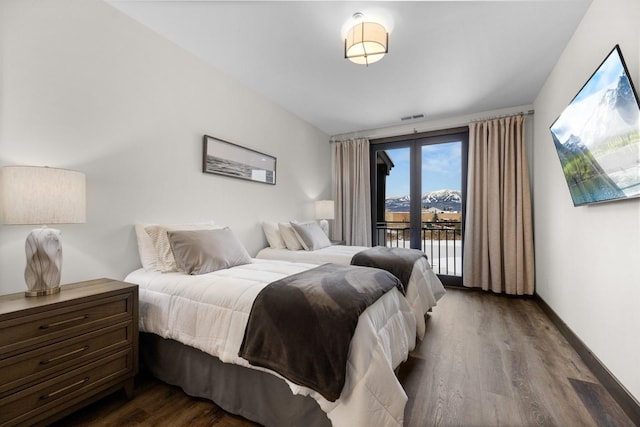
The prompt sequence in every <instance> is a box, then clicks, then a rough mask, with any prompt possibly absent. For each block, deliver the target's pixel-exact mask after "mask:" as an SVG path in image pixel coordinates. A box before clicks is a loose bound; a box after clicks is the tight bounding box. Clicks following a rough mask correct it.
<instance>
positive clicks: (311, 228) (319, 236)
mask: <svg viewBox="0 0 640 427" xmlns="http://www.w3.org/2000/svg"><path fill="white" fill-rule="evenodd" d="M291 227H293V230H294V231H295V232H296V235H297V236H298V238H299V239H300V242H301V243H302V246H303V247H304V249H305V250H307V251H315V250H316V249H322V248H326V247H327V246H331V241H330V240H329V238H328V237H327V235H326V234H324V231H322V228H320V226H319V225H318V223H317V222H315V221H310V222H302V223H300V222H292V223H291Z"/></svg>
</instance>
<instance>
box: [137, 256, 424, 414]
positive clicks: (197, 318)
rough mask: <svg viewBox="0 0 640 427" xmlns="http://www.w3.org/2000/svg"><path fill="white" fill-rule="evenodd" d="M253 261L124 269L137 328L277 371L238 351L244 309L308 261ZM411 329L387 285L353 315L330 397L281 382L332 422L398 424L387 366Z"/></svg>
mask: <svg viewBox="0 0 640 427" xmlns="http://www.w3.org/2000/svg"><path fill="white" fill-rule="evenodd" d="M253 261H254V262H253V263H252V264H247V265H243V266H238V267H233V268H230V269H225V270H219V271H216V272H213V273H208V274H203V275H199V276H189V275H186V274H184V273H164V274H163V273H159V272H149V271H145V270H144V269H139V270H136V271H134V272H132V273H131V274H129V275H128V276H127V277H126V279H125V281H127V282H131V283H136V284H138V285H139V300H140V308H139V311H140V330H141V331H144V332H150V333H154V334H157V335H160V336H162V337H163V338H168V339H173V340H176V341H179V342H181V343H183V344H186V345H189V346H191V347H195V348H197V349H200V350H202V351H204V352H206V353H209V354H211V355H213V356H216V357H218V358H219V359H220V360H222V361H223V362H226V363H234V364H237V365H241V366H245V367H251V368H253V369H259V370H262V371H266V372H270V373H272V374H274V375H276V376H279V375H278V374H276V373H274V372H272V371H269V370H267V369H263V368H257V367H254V366H251V365H249V363H248V362H247V361H246V360H244V359H242V358H240V357H239V356H238V350H239V348H240V345H241V343H242V339H243V336H244V330H245V327H246V324H247V320H248V316H249V311H250V310H251V306H252V304H253V300H254V299H255V297H256V295H257V294H258V292H259V291H260V290H261V289H262V288H263V287H264V286H266V285H267V284H268V283H270V282H272V281H275V280H278V279H281V278H283V277H285V276H287V275H290V274H294V273H298V272H300V271H304V270H307V269H310V268H313V267H315V265H312V264H302V263H290V262H282V261H265V260H253ZM415 328H416V325H415V317H414V315H413V313H412V311H411V309H410V307H409V305H408V303H407V301H406V299H405V298H404V297H403V296H402V294H401V293H400V292H399V291H398V290H397V289H393V290H391V291H390V292H388V293H386V294H385V295H384V296H383V297H381V298H380V299H379V300H378V301H376V302H375V303H374V304H373V305H371V306H370V307H369V308H367V309H366V310H365V311H364V312H363V313H362V314H361V315H360V320H359V322H358V326H357V327H356V330H355V333H354V337H353V339H352V342H351V348H350V352H349V359H348V366H347V375H346V383H345V386H344V389H343V391H342V394H341V396H340V398H339V399H338V400H337V401H335V402H329V401H327V400H326V399H324V398H323V397H322V396H321V395H320V394H318V393H317V392H315V391H313V390H311V389H308V388H306V387H301V386H298V385H296V384H293V383H291V382H289V381H287V380H284V378H283V380H284V381H286V382H287V384H288V385H289V387H290V388H291V391H292V393H294V394H302V395H309V396H311V397H313V398H314V399H315V400H316V401H317V402H318V404H319V405H320V408H322V410H323V411H324V412H326V413H327V416H328V417H329V419H330V420H331V422H332V424H333V425H334V426H356V425H358V426H365V425H366V426H402V423H403V417H404V407H405V404H406V401H407V395H406V394H405V392H404V390H403V389H402V386H401V385H400V383H399V381H398V379H397V378H396V376H395V374H394V372H393V370H394V368H396V367H397V366H398V365H399V364H400V363H401V362H403V361H404V360H406V359H407V356H408V353H409V351H410V350H412V349H413V347H414V345H415V337H416V332H415V331H416V329H415ZM279 377H280V376H279ZM280 378H282V377H280Z"/></svg>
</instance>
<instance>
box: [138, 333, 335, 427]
mask: <svg viewBox="0 0 640 427" xmlns="http://www.w3.org/2000/svg"><path fill="white" fill-rule="evenodd" d="M140 364H141V366H142V367H143V368H146V369H147V370H149V372H150V373H151V374H152V375H153V376H155V377H156V378H158V379H160V380H161V381H164V382H166V383H168V384H171V385H175V386H178V387H180V388H182V390H184V392H185V393H186V394H188V395H189V396H194V397H202V398H206V399H209V400H211V401H213V402H214V403H215V404H216V405H218V406H219V407H221V408H222V409H224V410H225V411H227V412H230V413H232V414H236V415H240V416H242V417H244V418H247V419H249V420H252V421H255V422H257V423H260V424H262V425H265V426H267V427H269V426H274V427H275V426H286V425H289V426H297V425H304V426H305V427H325V426H331V422H330V421H329V419H328V418H327V415H326V414H325V413H324V412H323V411H322V409H320V407H319V406H318V404H317V403H316V401H315V400H313V399H312V398H310V397H308V396H300V395H294V394H292V393H291V390H290V389H289V386H288V385H287V384H286V383H285V382H284V381H283V380H281V379H280V378H277V377H275V376H273V375H271V374H268V373H265V372H261V371H256V370H253V369H249V368H245V367H243V366H238V365H232V364H228V363H223V362H221V361H220V359H218V358H217V357H214V356H211V355H209V354H207V353H204V352H202V351H200V350H198V349H195V348H193V347H189V346H187V345H184V344H181V343H179V342H177V341H174V340H168V339H164V338H162V337H160V336H158V335H155V334H150V333H140Z"/></svg>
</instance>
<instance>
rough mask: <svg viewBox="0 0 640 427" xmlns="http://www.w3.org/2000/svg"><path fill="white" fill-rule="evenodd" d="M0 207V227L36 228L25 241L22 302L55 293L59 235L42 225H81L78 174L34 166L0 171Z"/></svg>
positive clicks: (83, 194) (82, 207)
mask: <svg viewBox="0 0 640 427" xmlns="http://www.w3.org/2000/svg"><path fill="white" fill-rule="evenodd" d="M0 204H1V211H2V220H3V222H4V223H5V224H39V225H42V227H40V228H36V229H33V230H32V231H31V233H29V235H28V236H27V241H26V243H25V252H26V255H27V266H26V268H25V271H24V278H25V281H26V283H27V292H26V293H25V294H26V295H27V296H40V295H50V294H55V293H57V292H60V275H61V272H62V245H61V233H60V230H56V229H55V228H48V227H47V226H46V225H43V224H75V223H83V222H86V181H85V176H84V174H83V173H81V172H76V171H71V170H66V169H56V168H49V167H38V166H5V167H3V168H2V170H0Z"/></svg>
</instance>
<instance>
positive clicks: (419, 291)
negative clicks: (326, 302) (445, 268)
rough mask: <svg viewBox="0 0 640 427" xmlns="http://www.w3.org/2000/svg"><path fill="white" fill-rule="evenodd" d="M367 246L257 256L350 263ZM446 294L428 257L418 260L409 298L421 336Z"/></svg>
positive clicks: (263, 252)
mask: <svg viewBox="0 0 640 427" xmlns="http://www.w3.org/2000/svg"><path fill="white" fill-rule="evenodd" d="M365 249H368V248H367V247H364V246H344V245H333V246H328V247H326V248H322V249H318V250H315V251H304V250H300V251H292V250H289V249H273V248H264V249H262V250H260V252H258V254H257V255H256V258H259V259H269V260H284V261H293V262H303V263H310V264H324V263H327V262H333V263H336V264H346V265H348V264H351V258H353V256H354V255H355V254H357V253H358V252H360V251H363V250H365ZM444 294H445V289H444V286H443V285H442V282H441V281H440V279H438V276H437V275H436V273H435V272H434V271H433V269H432V268H431V264H429V261H428V260H427V259H426V258H421V259H419V260H418V261H416V263H415V264H414V266H413V270H412V272H411V278H410V279H409V285H408V286H407V289H406V298H407V301H409V305H410V306H411V310H412V311H413V313H414V315H415V318H416V333H417V336H418V338H419V339H423V338H424V334H425V332H426V323H425V315H426V314H427V312H428V311H429V310H431V309H432V308H433V307H435V306H436V304H437V303H438V300H439V299H440V298H442V296H443V295H444Z"/></svg>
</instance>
